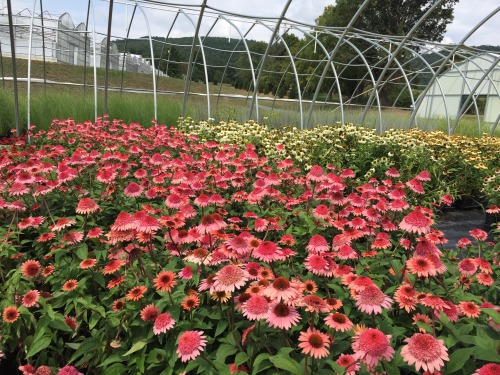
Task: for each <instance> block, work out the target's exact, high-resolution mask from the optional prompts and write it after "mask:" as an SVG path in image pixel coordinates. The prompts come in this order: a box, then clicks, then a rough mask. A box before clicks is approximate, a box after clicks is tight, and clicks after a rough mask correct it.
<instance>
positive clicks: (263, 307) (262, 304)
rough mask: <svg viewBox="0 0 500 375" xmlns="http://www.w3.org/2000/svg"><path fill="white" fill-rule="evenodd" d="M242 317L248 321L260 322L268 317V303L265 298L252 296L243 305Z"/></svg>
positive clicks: (256, 295)
mask: <svg viewBox="0 0 500 375" xmlns="http://www.w3.org/2000/svg"><path fill="white" fill-rule="evenodd" d="M243 316H245V317H246V318H247V319H248V320H261V319H266V318H267V317H268V316H269V302H268V301H267V298H266V297H263V296H260V295H258V294H252V295H250V297H249V298H248V299H247V300H246V302H245V303H243Z"/></svg>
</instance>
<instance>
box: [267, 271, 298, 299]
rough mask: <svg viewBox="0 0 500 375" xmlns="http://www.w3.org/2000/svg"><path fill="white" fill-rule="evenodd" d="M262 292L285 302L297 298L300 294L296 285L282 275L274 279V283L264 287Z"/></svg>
mask: <svg viewBox="0 0 500 375" xmlns="http://www.w3.org/2000/svg"><path fill="white" fill-rule="evenodd" d="M262 293H263V294H264V295H265V296H268V297H270V298H272V299H276V300H279V299H281V300H284V301H285V302H286V301H290V300H293V299H296V298H297V297H298V296H299V295H300V292H299V291H298V288H296V285H295V284H294V283H293V284H292V283H291V282H290V281H288V280H287V279H286V278H284V277H282V276H280V277H277V278H276V279H274V281H273V283H272V284H271V285H269V286H268V287H267V288H266V289H264V291H263V292H262Z"/></svg>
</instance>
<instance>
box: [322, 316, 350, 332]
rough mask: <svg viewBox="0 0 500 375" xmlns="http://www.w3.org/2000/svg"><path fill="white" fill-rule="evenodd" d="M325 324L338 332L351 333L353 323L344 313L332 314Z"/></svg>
mask: <svg viewBox="0 0 500 375" xmlns="http://www.w3.org/2000/svg"><path fill="white" fill-rule="evenodd" d="M325 324H326V325H327V326H328V327H330V328H332V329H334V330H336V331H341V332H345V331H349V330H350V329H351V328H352V326H353V323H352V322H351V321H350V320H349V318H348V317H347V316H345V315H344V314H342V313H339V312H336V313H331V314H329V315H328V316H327V317H326V318H325Z"/></svg>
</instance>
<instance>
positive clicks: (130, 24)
mask: <svg viewBox="0 0 500 375" xmlns="http://www.w3.org/2000/svg"><path fill="white" fill-rule="evenodd" d="M136 10H137V2H136V3H135V5H134V10H133V11H132V15H131V16H130V22H129V24H128V27H127V36H126V37H125V47H124V48H123V52H122V53H123V60H122V78H121V80H120V92H122V91H123V73H124V70H125V59H126V58H127V44H128V36H129V35H130V29H131V28H132V22H134V16H135V11H136Z"/></svg>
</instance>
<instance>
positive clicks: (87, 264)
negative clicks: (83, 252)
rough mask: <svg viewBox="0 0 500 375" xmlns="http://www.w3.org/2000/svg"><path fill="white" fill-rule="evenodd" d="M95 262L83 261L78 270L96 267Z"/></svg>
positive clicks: (92, 260) (93, 260) (91, 260)
mask: <svg viewBox="0 0 500 375" xmlns="http://www.w3.org/2000/svg"><path fill="white" fill-rule="evenodd" d="M96 263H97V260H95V259H92V258H89V259H84V260H82V261H81V262H80V268H81V269H86V268H92V267H94V266H95V265H96Z"/></svg>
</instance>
